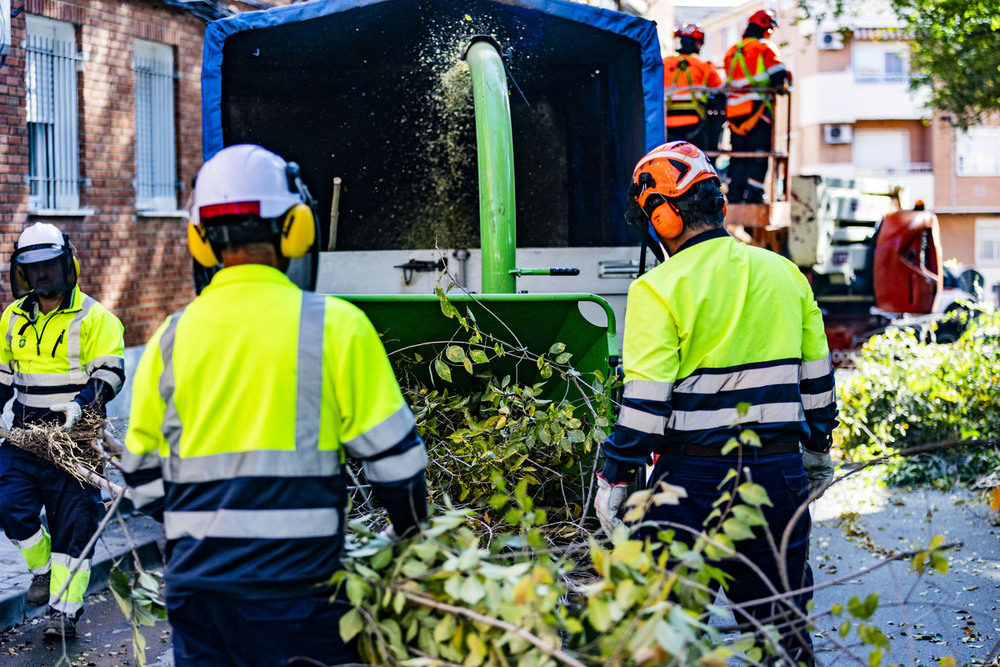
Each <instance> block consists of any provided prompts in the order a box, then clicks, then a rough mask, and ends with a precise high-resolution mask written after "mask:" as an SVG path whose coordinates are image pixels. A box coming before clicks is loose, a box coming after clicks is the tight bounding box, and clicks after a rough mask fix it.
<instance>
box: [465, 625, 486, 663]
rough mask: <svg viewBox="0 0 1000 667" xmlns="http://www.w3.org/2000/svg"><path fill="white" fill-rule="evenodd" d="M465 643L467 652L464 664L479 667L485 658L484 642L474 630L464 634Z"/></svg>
mask: <svg viewBox="0 0 1000 667" xmlns="http://www.w3.org/2000/svg"><path fill="white" fill-rule="evenodd" d="M465 644H466V646H468V647H469V654H468V655H467V656H466V657H465V662H464V664H466V665H469V666H470V667H479V665H481V664H483V660H484V659H485V658H486V644H484V643H483V640H482V639H480V638H479V636H478V635H477V634H476V633H474V632H470V633H469V634H468V635H466V637H465Z"/></svg>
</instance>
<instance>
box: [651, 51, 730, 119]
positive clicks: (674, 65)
mask: <svg viewBox="0 0 1000 667" xmlns="http://www.w3.org/2000/svg"><path fill="white" fill-rule="evenodd" d="M663 85H664V101H665V102H666V112H667V113H666V115H667V127H685V126H687V125H696V124H698V123H700V122H702V121H703V120H705V104H706V103H707V101H708V91H707V90H704V89H702V90H691V88H689V87H688V86H700V87H703V88H721V87H722V77H721V76H719V73H718V71H716V69H715V65H713V64H712V63H710V62H708V61H707V60H705V59H704V58H702V57H701V56H699V55H698V54H697V53H675V54H674V55H672V56H667V57H666V58H664V59H663Z"/></svg>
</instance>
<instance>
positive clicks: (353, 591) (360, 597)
mask: <svg viewBox="0 0 1000 667" xmlns="http://www.w3.org/2000/svg"><path fill="white" fill-rule="evenodd" d="M370 590H371V588H370V587H369V586H368V584H367V583H366V582H365V581H364V580H363V579H361V578H359V577H351V578H350V579H348V580H347V599H348V601H350V603H351V604H352V605H353V606H355V607H360V606H361V605H362V602H363V601H364V599H365V596H366V595H368V592H369V591H370Z"/></svg>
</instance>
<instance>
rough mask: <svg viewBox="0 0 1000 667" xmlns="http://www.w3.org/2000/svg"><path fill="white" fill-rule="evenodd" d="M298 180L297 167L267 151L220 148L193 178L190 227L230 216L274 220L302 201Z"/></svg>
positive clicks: (243, 146) (242, 146) (245, 146)
mask: <svg viewBox="0 0 1000 667" xmlns="http://www.w3.org/2000/svg"><path fill="white" fill-rule="evenodd" d="M297 179H298V169H297V167H295V166H294V164H293V163H292V164H291V166H290V163H288V162H286V161H285V160H284V159H282V158H281V157H279V156H278V155H275V154H274V153H272V152H271V151H269V150H267V149H266V148H262V147H260V146H256V145H253V144H237V145H235V146H229V147H227V148H223V149H222V150H221V151H219V152H218V153H216V154H215V155H214V156H213V157H212V158H211V159H210V160H209V161H208V162H206V163H205V164H204V165H202V167H201V170H200V171H199V172H198V177H197V178H196V179H195V184H194V198H193V201H192V204H191V211H190V216H191V218H190V219H191V224H194V225H199V224H202V221H207V220H209V219H211V218H214V217H218V216H231V215H253V216H256V217H259V218H277V217H278V216H280V215H283V214H284V213H285V212H287V211H288V210H289V209H291V208H292V207H293V206H295V205H296V204H301V203H303V202H304V201H305V197H304V196H303V193H302V192H300V191H299V190H298V188H297V187H296V184H297V182H298V180H297Z"/></svg>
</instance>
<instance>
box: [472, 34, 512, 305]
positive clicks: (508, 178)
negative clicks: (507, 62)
mask: <svg viewBox="0 0 1000 667" xmlns="http://www.w3.org/2000/svg"><path fill="white" fill-rule="evenodd" d="M465 61H466V62H467V63H468V64H469V71H470V72H471V74H472V94H473V98H474V101H475V110H476V149H477V152H478V157H479V235H480V243H481V247H482V293H483V294H514V293H515V292H516V291H517V277H516V276H515V275H514V274H513V273H512V271H513V269H514V265H515V262H516V256H517V240H516V231H515V219H514V142H513V132H512V131H511V127H510V100H509V99H508V96H507V74H506V72H505V71H504V66H503V61H502V60H501V58H500V45H499V44H497V42H496V40H495V39H493V38H492V37H489V36H486V35H479V36H476V37H473V38H472V41H471V42H469V46H468V47H467V48H466V50H465Z"/></svg>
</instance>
